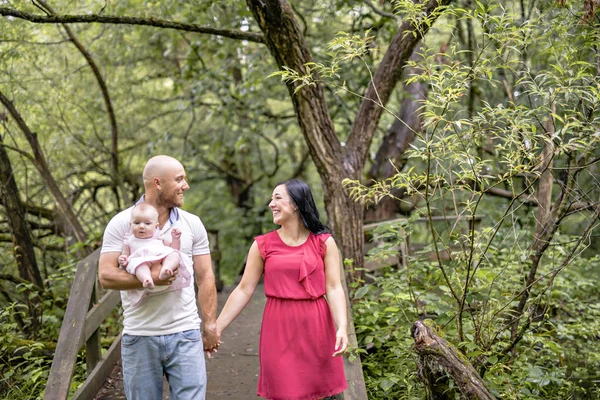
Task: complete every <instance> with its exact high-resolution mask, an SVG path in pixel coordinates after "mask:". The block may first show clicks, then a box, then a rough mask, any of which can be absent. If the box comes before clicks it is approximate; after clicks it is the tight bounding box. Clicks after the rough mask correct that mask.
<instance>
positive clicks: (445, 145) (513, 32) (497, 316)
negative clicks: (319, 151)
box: [345, 2, 600, 399]
mask: <svg viewBox="0 0 600 400" xmlns="http://www.w3.org/2000/svg"><path fill="white" fill-rule="evenodd" d="M450 14H451V15H452V16H453V17H454V18H456V21H457V22H456V25H457V26H461V27H464V26H471V28H469V29H471V31H470V32H469V34H470V35H473V38H471V39H470V43H471V44H470V45H471V46H472V47H470V48H467V49H464V47H463V46H464V45H465V43H464V42H461V40H460V38H457V39H458V40H456V41H453V42H452V43H451V44H450V45H449V46H448V49H447V51H445V52H444V53H443V54H440V52H439V51H437V47H433V44H434V42H429V43H430V46H425V47H424V50H423V59H424V60H423V61H414V62H411V66H412V67H414V68H416V69H417V70H418V71H421V72H420V73H418V74H416V75H414V76H411V77H408V78H407V82H415V81H419V82H421V83H423V84H428V85H429V96H428V98H427V100H426V101H424V102H423V104H422V107H421V113H422V115H423V117H424V122H423V131H422V132H417V138H416V140H415V142H414V143H413V144H412V145H411V150H410V151H408V152H407V153H406V157H407V158H408V159H409V162H408V167H407V169H406V170H404V171H401V172H399V173H398V174H396V175H395V176H394V177H392V178H390V179H388V180H385V181H381V182H375V183H374V184H373V185H370V186H365V185H362V184H359V183H358V182H351V181H347V182H345V183H346V185H347V188H348V189H349V190H350V191H351V193H352V195H353V196H354V198H355V199H357V200H359V201H362V202H365V203H370V202H378V201H379V200H380V199H381V198H383V197H385V196H390V195H392V193H397V191H398V190H401V191H403V192H404V193H405V194H406V196H408V197H411V198H413V199H414V200H413V201H414V202H415V203H416V204H418V205H419V206H418V208H417V209H416V210H415V213H414V214H413V216H412V217H411V218H410V219H407V220H406V221H404V222H403V223H402V224H401V225H398V224H395V225H392V226H389V227H388V228H386V229H380V230H379V231H376V232H375V233H374V234H373V237H374V239H373V240H374V241H376V242H377V243H378V244H377V246H376V248H375V249H374V250H372V251H371V252H372V257H374V258H379V259H385V258H386V257H388V256H389V255H390V254H394V252H396V253H397V252H398V249H399V248H401V247H403V246H409V247H408V248H409V253H410V257H408V258H406V259H405V262H404V264H402V265H401V266H400V267H399V268H398V269H397V270H391V271H387V272H386V273H385V274H384V275H383V276H379V277H376V278H375V279H374V281H373V283H370V284H366V285H365V286H362V287H360V285H359V287H356V288H355V292H354V297H355V304H354V314H355V318H356V320H355V323H356V324H357V335H358V338H359V343H360V346H361V349H363V350H366V351H365V352H364V355H363V357H364V359H365V376H366V379H367V384H368V388H369V393H370V396H372V398H402V397H405V398H406V397H407V396H409V395H408V393H409V392H411V391H413V390H414V388H415V387H417V388H419V387H420V385H419V383H418V377H417V376H416V374H415V373H414V371H416V370H417V368H416V366H415V364H414V363H415V355H414V353H413V352H412V351H411V349H410V336H409V333H408V332H409V329H410V326H411V325H412V323H413V322H414V321H415V320H416V319H419V318H422V317H432V318H434V320H435V322H436V325H437V326H439V327H441V330H440V333H441V334H442V335H443V336H444V337H445V338H446V339H447V340H448V341H450V342H451V343H454V344H455V345H456V346H457V348H458V349H459V351H460V352H461V353H462V354H464V356H465V357H466V358H467V359H468V360H469V361H470V362H471V363H472V364H473V365H474V366H475V368H476V369H477V370H478V371H479V372H480V373H481V374H482V375H483V377H484V379H485V381H486V382H487V384H488V385H489V387H490V389H491V391H492V392H493V393H494V394H495V395H496V396H498V397H499V398H503V399H564V398H598V380H597V377H596V376H595V375H596V374H595V372H594V371H596V370H598V357H597V356H596V354H595V350H594V348H595V346H594V345H593V343H594V340H597V337H595V336H593V335H597V333H594V332H597V331H598V326H597V325H598V323H597V322H596V320H597V312H598V310H597V308H596V307H595V304H596V303H597V302H598V300H599V298H598V296H599V295H598V293H597V291H590V290H589V289H590V288H591V285H593V282H595V281H596V280H597V279H598V262H599V259H598V258H597V257H592V258H588V257H585V256H583V255H582V254H583V252H584V250H585V249H586V248H587V247H588V246H595V248H596V249H597V248H598V242H597V240H595V239H594V235H593V234H592V232H594V229H595V228H596V225H597V224H596V218H597V216H598V214H597V210H598V207H599V205H598V199H599V198H600V192H599V191H598V181H599V179H600V175H599V171H598V168H597V160H598V157H599V156H600V150H599V149H600V136H599V135H598V132H600V116H599V112H600V98H599V97H598V89H599V88H600V80H599V77H598V74H597V65H596V64H597V60H596V59H595V57H596V55H595V43H597V42H598V30H597V29H595V28H593V27H591V26H587V25H582V24H578V23H576V19H577V18H578V17H579V16H578V15H574V14H571V13H570V11H567V10H564V9H562V8H560V7H552V6H550V7H548V8H546V9H544V10H543V12H542V10H541V9H537V8H535V7H534V8H532V11H531V16H530V18H528V19H526V20H522V19H521V16H520V15H518V14H516V13H515V12H514V10H511V9H509V8H505V7H504V6H503V5H502V4H501V3H499V2H488V3H486V4H485V5H484V4H482V3H480V2H477V7H475V8H474V9H461V8H459V6H458V7H455V8H453V9H452V10H451V12H450ZM544 152H545V153H544ZM543 154H549V155H546V156H543ZM549 157H550V158H551V162H550V163H548V159H549ZM546 168H548V171H549V172H550V174H551V175H552V182H553V184H552V193H551V201H552V204H551V205H550V207H551V210H548V211H546V212H545V213H543V212H542V211H543V210H539V209H538V207H532V205H535V204H537V203H536V201H538V200H537V199H540V198H542V197H539V196H541V194H540V193H541V191H538V190H539V187H541V185H542V182H543V179H544V178H543V176H544V175H543V174H544V172H545V171H546ZM394 191H396V192H394ZM502 197H504V198H505V200H501V198H502ZM532 199H534V200H535V201H531V200H532ZM576 204H579V205H580V207H577V206H576ZM593 211H595V213H594V212H593ZM419 216H422V218H420V219H419V218H417V217H419ZM547 221H551V223H549V222H547ZM574 221H577V222H576V223H577V225H578V229H575V226H574V224H575V222H574ZM563 224H564V228H563ZM542 230H543V234H542V233H539V232H540V231H542ZM535 232H538V233H535ZM540 235H544V236H540ZM540 237H543V239H539V238H540ZM546 243H547V244H548V245H546ZM594 253H596V252H593V251H592V252H590V251H588V252H586V253H585V254H594ZM532 274H533V280H532V281H531V283H530V286H526V284H525V282H526V280H527V279H528V276H531V275H532ZM391 327H393V328H391ZM590 335H592V336H590ZM407 368H408V369H407ZM392 371H393V372H392ZM398 371H399V372H398ZM409 371H412V372H413V374H412V375H411V374H410V373H409ZM448 390H455V388H454V389H452V387H449V388H448ZM421 396H422V394H421Z"/></svg>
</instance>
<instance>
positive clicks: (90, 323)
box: [81, 290, 121, 346]
mask: <svg viewBox="0 0 600 400" xmlns="http://www.w3.org/2000/svg"><path fill="white" fill-rule="evenodd" d="M120 302H121V294H120V292H119V291H118V290H109V291H108V292H107V293H105V294H104V296H102V298H101V299H100V301H99V302H98V304H95V305H94V306H93V307H92V308H91V309H90V310H89V311H88V313H87V316H86V317H85V329H84V334H83V336H82V337H81V346H83V342H86V341H87V340H88V339H89V338H90V337H91V336H92V335H93V334H94V332H95V331H96V330H97V329H98V327H99V326H100V325H101V324H102V322H104V320H105V319H106V317H107V316H108V315H109V314H110V313H111V312H112V311H113V309H114V308H115V307H116V306H117V305H118V304H119V303H120Z"/></svg>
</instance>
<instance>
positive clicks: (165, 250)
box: [124, 230, 192, 305]
mask: <svg viewBox="0 0 600 400" xmlns="http://www.w3.org/2000/svg"><path fill="white" fill-rule="evenodd" d="M158 232H159V231H158V230H157V231H156V234H155V235H154V237H152V238H148V239H138V238H136V237H135V236H133V235H131V234H128V235H127V236H126V237H125V240H124V243H125V244H126V245H128V246H129V250H130V255H129V259H128V261H127V267H126V269H127V272H129V273H130V274H133V275H135V270H136V269H137V268H138V267H139V266H140V265H142V264H144V263H149V264H154V263H156V262H161V261H162V260H163V259H164V258H165V257H166V256H168V255H169V254H171V253H173V252H178V253H179V273H178V274H177V277H176V278H175V281H173V284H172V285H170V286H157V287H155V288H154V289H135V290H128V291H127V293H128V295H129V299H130V301H131V305H137V304H139V303H140V301H142V300H143V299H144V298H146V297H149V296H154V295H157V294H162V293H166V292H170V291H172V290H178V289H182V288H184V287H188V286H189V285H191V283H192V274H191V269H192V262H191V259H190V258H189V257H187V256H186V255H185V254H182V253H181V252H180V251H179V250H176V249H174V248H172V247H169V246H167V245H165V244H164V243H163V241H162V239H159V234H158ZM149 266H150V265H149Z"/></svg>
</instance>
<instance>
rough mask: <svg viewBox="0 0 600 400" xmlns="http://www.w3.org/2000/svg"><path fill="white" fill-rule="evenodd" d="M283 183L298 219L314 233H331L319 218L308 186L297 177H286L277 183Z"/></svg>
mask: <svg viewBox="0 0 600 400" xmlns="http://www.w3.org/2000/svg"><path fill="white" fill-rule="evenodd" d="M279 185H285V187H286V189H287V192H288V194H289V195H290V198H291V199H292V201H293V202H294V204H295V205H296V207H297V208H298V213H299V214H300V221H302V223H303V224H304V226H305V227H307V228H308V230H309V231H311V232H312V233H314V234H319V233H331V229H329V227H328V226H327V225H325V224H324V223H322V222H321V221H320V219H319V210H318V209H317V205H316V204H315V199H314V198H313V195H312V192H311V190H310V187H308V185H307V184H306V183H304V182H302V181H301V180H299V179H288V180H287V181H284V182H280V183H278V184H277V186H279Z"/></svg>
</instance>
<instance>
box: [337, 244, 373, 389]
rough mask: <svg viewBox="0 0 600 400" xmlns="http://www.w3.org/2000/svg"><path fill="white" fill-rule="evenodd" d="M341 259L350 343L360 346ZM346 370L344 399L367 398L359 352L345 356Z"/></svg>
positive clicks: (350, 344) (356, 346) (354, 346)
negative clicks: (346, 386) (354, 357)
mask: <svg viewBox="0 0 600 400" xmlns="http://www.w3.org/2000/svg"><path fill="white" fill-rule="evenodd" d="M340 260H342V262H341V263H340V267H341V279H342V286H343V287H344V293H345V295H346V315H347V316H348V345H349V347H352V348H358V341H357V339H356V331H355V329H354V318H353V317H352V304H351V303H350V297H349V292H348V284H347V283H346V271H345V270H344V261H343V260H344V259H343V257H342V255H341V254H340ZM344 370H345V371H346V381H347V382H348V389H346V390H345V391H344V400H367V387H366V386H365V378H364V376H363V371H362V364H361V362H360V356H359V355H358V354H357V355H356V359H355V360H354V361H350V360H349V359H348V357H347V356H344Z"/></svg>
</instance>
